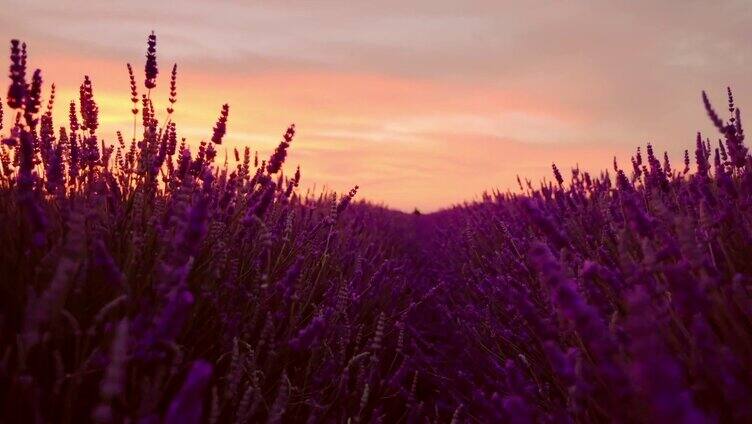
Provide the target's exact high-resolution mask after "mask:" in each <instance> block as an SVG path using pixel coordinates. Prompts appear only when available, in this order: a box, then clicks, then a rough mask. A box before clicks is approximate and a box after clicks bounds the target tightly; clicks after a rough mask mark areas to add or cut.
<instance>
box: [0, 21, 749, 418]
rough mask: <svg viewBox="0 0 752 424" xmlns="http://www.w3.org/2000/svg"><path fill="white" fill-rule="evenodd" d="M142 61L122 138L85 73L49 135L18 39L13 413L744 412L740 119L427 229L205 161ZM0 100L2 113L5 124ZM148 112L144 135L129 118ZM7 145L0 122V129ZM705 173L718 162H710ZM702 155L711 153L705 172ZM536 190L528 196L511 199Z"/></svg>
mask: <svg viewBox="0 0 752 424" xmlns="http://www.w3.org/2000/svg"><path fill="white" fill-rule="evenodd" d="M146 59H147V60H146V65H145V67H144V73H145V78H144V84H143V85H144V89H145V90H144V92H143V93H141V96H139V91H141V89H140V87H139V85H140V84H138V83H137V80H136V77H135V75H134V73H133V70H132V68H131V67H130V66H128V70H129V74H130V85H131V101H132V103H133V119H134V128H139V130H138V134H137V133H136V130H135V129H134V131H133V134H132V137H131V139H130V140H128V141H126V140H124V138H123V136H122V135H120V134H118V139H117V141H116V142H115V143H106V142H104V141H102V139H101V138H100V135H99V133H98V126H99V125H98V119H99V116H98V108H97V104H96V101H95V98H94V95H93V84H92V82H91V81H90V80H89V78H85V79H84V82H83V84H82V85H81V88H80V96H79V99H77V100H78V101H77V102H71V104H70V105H68V107H69V110H70V114H69V119H68V122H65V123H64V125H62V126H60V127H55V125H54V124H53V120H52V113H51V111H52V108H53V105H54V100H55V99H54V86H52V87H51V89H50V90H49V91H48V94H47V95H46V99H45V100H44V101H43V99H42V97H43V94H42V87H43V82H42V78H41V73H40V72H38V71H37V72H34V73H32V74H31V76H30V77H27V75H26V74H27V69H26V47H25V45H23V44H22V43H19V42H15V41H14V42H13V43H12V45H11V69H10V70H11V75H10V77H11V86H10V89H9V91H8V96H7V98H6V99H5V100H6V102H5V103H6V104H7V106H8V107H9V109H10V110H9V113H8V115H9V116H7V119H5V120H3V119H1V116H0V122H5V123H6V129H5V130H4V136H3V142H2V144H0V165H1V166H2V168H1V169H0V222H3V225H2V226H0V242H2V243H3V247H4V248H3V249H0V272H2V276H3V277H2V278H0V305H2V309H1V310H0V329H1V330H0V347H1V348H2V349H1V350H0V355H1V356H0V402H1V403H0V408H2V409H1V410H2V413H3V416H4V417H5V418H6V419H7V420H8V421H18V422H33V421H53V422H85V421H90V420H94V421H97V422H125V421H129V422H145V423H151V422H169V423H176V422H181V423H182V422H259V421H261V422H282V421H284V422H301V421H302V422H305V421H308V422H348V421H351V422H363V421H366V422H401V421H404V422H426V421H428V422H464V421H481V422H499V421H508V422H532V421H548V422H567V421H578V422H579V421H582V422H591V421H607V420H616V421H694V422H706V421H713V420H723V421H739V422H744V421H749V420H750V419H752V407H750V405H752V404H751V403H750V400H752V391H751V390H752V388H751V385H752V378H751V377H750V376H752V369H750V368H751V367H752V362H751V361H750V360H749V359H747V358H750V357H752V336H751V335H752V321H750V320H751V318H752V303H751V302H750V301H751V300H752V299H750V294H749V285H750V284H752V280H751V279H750V278H752V264H750V263H748V258H752V251H751V250H752V243H751V241H752V239H751V238H750V235H751V234H750V230H751V229H750V227H749V226H750V222H749V221H750V217H751V216H750V215H751V214H750V212H749V211H748V208H749V205H750V196H752V158H750V156H749V155H748V154H747V150H746V148H745V147H744V143H743V141H744V134H743V131H742V127H741V121H740V117H739V112H738V109H737V108H736V107H735V106H734V105H733V99H732V98H731V96H730V93H729V100H730V103H729V110H730V112H731V114H732V118H731V119H729V121H728V123H727V122H724V121H722V120H721V119H720V118H719V117H718V116H717V115H716V113H715V112H713V110H712V108H711V107H710V104H709V103H708V102H707V101H706V107H707V109H708V111H709V113H710V116H711V119H712V120H713V122H714V123H715V125H716V126H717V127H718V128H719V129H720V130H721V133H722V135H723V136H724V140H722V141H721V142H720V144H718V147H717V148H716V147H713V146H712V145H711V143H710V142H709V141H706V140H702V139H701V138H699V136H698V141H697V147H696V152H695V162H696V165H697V171H696V172H689V168H690V161H689V153H688V152H687V154H686V155H685V164H684V169H683V170H681V171H676V170H673V169H672V168H671V165H670V163H669V161H668V158H667V157H664V160H663V161H661V160H659V159H658V158H656V157H655V155H654V153H653V150H652V148H651V147H648V149H647V152H646V156H647V158H646V162H645V163H643V158H642V156H641V154H640V152H639V151H638V154H637V155H636V156H635V157H634V158H633V160H632V165H631V168H632V169H631V170H630V171H629V172H626V171H624V170H621V169H620V168H619V167H618V166H617V164H614V172H615V174H614V181H613V182H612V177H611V175H612V174H609V173H603V174H602V175H600V176H598V177H595V176H591V175H588V174H587V173H584V172H579V171H577V170H574V171H573V173H572V179H571V181H570V182H569V183H568V184H565V183H564V180H563V177H562V176H561V174H560V173H559V171H558V170H557V169H556V168H554V174H555V177H556V181H555V182H552V183H546V184H544V185H542V186H541V187H540V188H539V189H534V188H533V187H532V185H531V184H530V183H529V182H528V183H527V188H524V187H521V189H522V190H523V192H524V194H523V195H511V194H498V193H497V194H494V195H492V196H486V198H485V199H484V201H483V202H480V203H476V204H473V205H467V206H464V207H458V208H454V209H451V210H448V211H444V212H441V213H437V214H432V215H428V216H407V215H404V214H400V213H397V212H392V211H388V210H385V209H382V208H378V207H374V206H371V205H367V204H363V203H360V202H352V199H353V197H354V196H355V190H356V189H357V187H356V189H353V190H352V191H350V192H349V193H346V194H345V195H343V196H339V197H338V196H336V195H335V194H333V193H332V194H323V195H320V196H318V197H314V196H312V195H310V194H306V195H301V194H299V193H298V190H297V186H298V183H299V181H300V171H299V170H297V171H296V172H295V173H293V174H291V175H285V174H283V170H282V168H283V164H284V162H285V158H286V155H287V149H288V148H289V147H290V144H291V143H292V141H293V137H294V134H295V128H294V126H291V127H290V128H289V129H288V130H287V132H286V133H285V134H284V136H283V140H282V141H281V142H280V144H279V146H278V148H277V149H276V150H275V152H274V153H273V154H272V155H271V157H269V159H268V160H261V161H259V159H258V155H257V154H256V155H252V154H251V151H250V150H249V149H245V150H244V151H242V152H238V151H236V150H233V151H229V152H228V153H229V158H227V157H226V156H228V155H227V154H225V153H224V152H223V150H224V149H223V148H222V147H220V146H221V143H222V139H223V136H224V134H225V132H226V129H227V128H226V127H227V123H228V117H229V114H230V109H229V107H228V106H227V105H225V106H224V107H223V108H222V109H221V111H220V117H219V119H218V121H217V124H216V126H215V128H214V132H213V135H212V137H211V142H208V143H205V142H202V143H200V144H199V145H198V148H197V149H196V151H192V149H191V147H190V145H189V144H188V143H187V142H186V141H185V140H184V139H180V138H179V137H178V133H177V127H176V125H175V123H174V122H173V121H172V114H173V111H174V108H175V107H176V103H177V99H178V90H177V67H175V66H174V67H173V68H172V73H171V75H170V78H169V85H170V97H169V99H168V102H167V107H166V110H165V112H164V116H165V117H164V119H162V120H158V119H157V116H158V115H161V114H162V112H161V111H160V112H158V111H157V108H155V106H154V103H153V101H152V98H151V90H152V89H153V88H155V87H156V84H157V80H158V78H157V77H158V74H159V68H158V66H157V57H156V37H155V36H154V35H153V34H152V36H150V37H149V40H148V49H147V57H146ZM1 110H2V109H0V111H1ZM139 123H140V125H138V124H139ZM0 130H2V128H0ZM711 158H712V161H711ZM711 162H712V164H711ZM521 186H522V185H521Z"/></svg>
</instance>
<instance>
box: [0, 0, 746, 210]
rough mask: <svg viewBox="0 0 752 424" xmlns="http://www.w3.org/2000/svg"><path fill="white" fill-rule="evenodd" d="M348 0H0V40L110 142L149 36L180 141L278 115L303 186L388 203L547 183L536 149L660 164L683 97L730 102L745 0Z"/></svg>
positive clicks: (559, 155) (277, 126)
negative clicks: (173, 77) (652, 154)
mask: <svg viewBox="0 0 752 424" xmlns="http://www.w3.org/2000/svg"><path fill="white" fill-rule="evenodd" d="M359 3H360V2H349V1H348V2H346V1H335V0H332V1H323V2H313V1H310V2H289V1H285V2H274V3H268V4H267V5H265V6H245V5H243V4H242V3H240V2H225V1H223V2H212V3H206V2H198V1H188V2H182V4H181V5H180V6H167V5H165V6H160V5H154V4H151V3H147V2H140V1H134V2H127V4H126V3H112V4H108V3H100V2H97V3H96V4H94V5H86V3H76V2H70V1H56V2H51V1H50V2H25V1H24V2H21V1H19V0H9V1H8V2H7V5H6V6H4V7H3V11H2V12H0V28H2V29H0V35H3V36H4V38H5V39H10V38H21V39H23V40H25V41H27V42H28V43H29V53H30V65H31V66H34V67H39V68H41V69H42V70H43V76H44V78H45V82H46V83H49V82H53V81H54V82H56V84H57V86H58V88H59V91H58V92H59V93H60V94H59V96H58V100H59V101H60V102H59V103H58V109H57V111H56V112H57V114H56V115H57V116H59V117H60V118H62V117H63V116H65V110H64V108H63V107H62V106H63V105H64V104H65V102H67V101H69V100H70V99H72V98H75V97H76V96H77V87H78V84H80V81H81V79H82V76H83V75H84V74H88V75H89V76H90V77H91V78H92V80H93V82H94V89H95V96H96V99H97V102H98V103H99V105H100V113H101V118H100V120H101V121H102V131H101V134H102V136H103V137H105V138H106V139H109V140H112V139H114V132H115V130H116V129H121V130H123V132H124V134H125V135H126V136H127V137H130V131H131V122H132V118H131V115H130V112H129V109H130V103H129V101H128V98H129V92H128V79H127V74H126V70H125V63H126V62H131V63H133V64H134V67H135V68H136V70H137V71H138V72H139V76H141V72H142V70H143V53H144V50H145V38H146V34H148V32H149V31H150V30H152V29H154V30H155V31H156V32H157V35H158V38H159V42H158V56H159V66H160V79H159V81H158V89H157V91H156V93H154V95H153V96H152V97H153V98H155V99H156V100H157V105H158V107H160V108H161V110H162V111H163V110H164V106H166V98H167V96H166V93H165V91H164V88H165V86H166V85H167V82H168V79H169V70H170V68H171V66H172V63H173V62H177V63H178V66H179V77H178V92H179V94H178V99H179V100H178V103H177V107H176V113H175V121H176V122H177V125H178V130H179V132H180V133H182V136H185V137H187V138H188V139H189V141H190V142H192V143H197V142H199V141H200V140H202V139H208V138H209V137H210V136H211V128H212V126H213V124H214V121H215V120H216V117H217V115H218V113H219V110H220V107H221V105H222V104H223V103H225V102H227V103H229V104H230V108H231V109H230V119H229V124H228V135H227V137H226V143H225V145H226V146H227V148H230V149H231V148H232V147H241V146H246V145H248V146H250V147H251V148H252V149H254V150H259V151H260V155H261V156H262V157H266V156H268V155H269V154H270V153H271V151H272V150H273V148H274V147H275V146H276V144H277V143H278V142H279V139H280V137H281V135H282V133H283V132H284V130H285V128H286V127H287V125H288V124H290V123H291V122H295V123H296V125H297V128H298V135H297V136H296V139H295V141H294V142H293V146H292V149H291V152H290V156H289V160H288V169H292V168H293V167H294V166H295V165H296V164H300V165H301V168H302V171H303V181H304V183H305V184H304V187H310V186H312V185H313V184H316V185H317V187H321V186H324V185H325V186H327V187H330V188H331V189H333V190H336V191H338V192H344V191H346V190H348V189H349V188H350V187H351V186H353V185H355V184H358V185H360V187H361V191H360V193H359V197H364V198H367V199H370V200H373V201H376V202H382V203H385V204H387V205H389V206H392V207H395V208H399V209H403V210H410V209H412V208H413V207H419V208H421V209H422V210H426V211H428V210H435V209H438V208H440V207H443V206H448V205H450V204H452V203H456V202H461V201H463V200H471V199H473V198H477V197H478V196H479V195H480V194H481V193H482V191H483V190H486V189H490V188H494V187H497V188H500V189H506V188H514V187H515V186H516V181H515V175H516V174H521V175H523V176H528V177H531V178H533V179H538V178H541V177H543V176H545V177H549V174H550V165H551V162H556V163H557V164H558V165H559V167H560V168H561V169H568V167H570V166H573V165H575V164H579V165H580V166H581V167H583V168H585V169H592V170H598V169H603V168H607V167H609V165H610V163H611V160H612V158H613V156H614V155H616V156H617V157H618V158H619V159H620V160H621V161H622V162H623V163H626V160H627V159H628V157H629V156H628V155H629V154H630V152H631V151H632V150H633V149H634V148H635V147H636V146H637V145H640V144H644V143H645V142H648V141H652V142H653V143H654V145H655V146H656V148H657V149H658V150H668V151H669V153H670V154H672V157H673V158H674V160H675V161H677V162H679V161H680V152H681V151H682V149H683V148H685V147H690V146H691V143H692V140H693V137H694V133H695V132H696V131H697V130H703V131H708V133H709V134H712V133H710V131H709V130H710V128H709V125H708V124H707V123H706V118H705V117H704V114H703V111H702V108H701V104H700V102H699V93H700V90H702V89H708V90H710V92H711V98H712V99H714V100H715V101H716V103H717V104H718V108H719V109H721V110H722V109H723V107H722V106H723V103H722V102H723V101H724V98H723V94H724V90H725V86H726V85H727V84H731V85H732V86H733V87H735V89H736V93H737V95H736V97H737V103H738V104H739V106H740V107H741V108H742V109H744V106H745V104H746V99H747V98H749V97H750V94H749V93H751V92H752V78H749V71H750V68H751V66H750V65H752V47H750V46H751V45H750V44H749V36H750V35H751V34H750V28H752V6H750V3H749V2H746V1H737V2H719V3H714V4H713V5H712V6H706V5H705V4H704V2H693V1H681V2H679V1H674V2H665V3H663V2H662V4H661V5H657V6H656V5H653V4H652V2H643V1H633V2H626V1H625V2H621V1H615V2H610V4H609V6H608V7H605V6H598V5H597V3H590V2H584V1H575V2H566V5H564V2H562V3H559V2H551V3H545V2H498V1H493V2H462V3H460V2H452V3H448V2H441V1H431V2H421V1H418V2H410V3H411V4H410V6H405V5H403V4H402V3H401V2H391V1H387V2H384V3H379V7H376V6H374V5H365V4H359ZM518 3H524V7H523V6H521V5H520V4H518ZM175 4H178V3H175ZM142 79H143V78H142V77H141V78H139V81H140V82H142ZM163 113H164V112H163ZM58 122H60V121H58ZM713 135H714V134H713ZM549 178H550V177H549Z"/></svg>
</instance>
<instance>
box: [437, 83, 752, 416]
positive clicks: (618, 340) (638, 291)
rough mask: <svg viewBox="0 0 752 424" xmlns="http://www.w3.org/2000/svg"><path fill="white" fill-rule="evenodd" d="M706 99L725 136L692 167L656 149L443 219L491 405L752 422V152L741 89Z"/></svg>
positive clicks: (484, 406) (453, 312)
mask: <svg viewBox="0 0 752 424" xmlns="http://www.w3.org/2000/svg"><path fill="white" fill-rule="evenodd" d="M702 97H703V102H704V105H705V109H706V111H707V113H708V115H709V117H710V119H711V121H712V122H713V124H714V125H715V126H716V127H717V129H718V130H719V131H720V134H721V135H722V139H719V140H717V143H715V142H711V140H710V139H703V138H702V137H701V135H700V134H699V133H698V135H697V141H696V148H695V151H694V159H695V160H694V166H693V164H692V163H691V161H690V152H689V151H685V154H684V163H683V164H681V165H680V167H679V169H676V168H673V167H672V165H671V163H670V161H669V158H668V155H666V154H664V155H663V158H659V157H657V156H656V154H655V152H654V150H653V148H652V146H650V145H648V146H647V151H646V157H644V158H643V156H642V153H641V152H640V150H639V149H638V150H637V153H636V155H635V156H634V157H632V159H631V165H630V166H629V169H622V168H620V166H619V165H618V163H617V162H616V160H614V164H613V173H611V172H603V173H601V174H600V175H599V176H598V177H594V176H592V175H589V174H588V173H586V172H580V170H578V169H573V170H572V173H571V179H570V180H569V181H566V184H565V180H564V177H563V176H562V175H561V173H560V171H559V170H558V169H557V168H556V166H555V165H554V166H553V174H554V177H555V181H552V182H548V183H545V182H544V183H542V184H541V185H540V186H539V188H534V187H533V186H532V184H531V183H530V182H529V181H527V182H526V186H525V185H523V183H522V181H519V182H520V190H521V192H522V193H524V194H521V195H517V194H509V193H507V194H501V193H493V194H487V195H485V196H484V200H483V201H482V202H478V203H475V204H472V205H466V206H464V207H459V208H455V209H453V210H449V211H446V212H443V213H440V214H438V215H437V216H432V217H430V219H431V220H432V221H433V224H434V225H435V226H436V227H437V228H441V230H440V232H439V236H438V237H436V238H435V239H434V241H433V247H432V249H433V251H434V252H437V254H439V255H443V257H441V258H440V259H439V260H438V263H441V264H443V266H442V267H441V274H442V275H445V276H447V277H446V278H447V280H448V282H450V283H451V284H449V285H448V286H449V287H451V289H450V290H447V291H446V292H445V293H443V295H444V296H445V298H444V301H443V302H442V306H441V309H442V310H443V313H444V316H445V317H447V319H449V320H451V321H452V322H455V323H456V324H457V327H458V331H457V333H456V336H458V337H462V338H463V343H465V344H467V346H472V348H471V349H472V353H470V354H469V355H468V356H469V357H472V358H473V359H474V361H475V367H474V368H471V369H467V368H460V369H457V370H456V371H455V372H456V375H453V376H452V378H453V379H454V380H455V381H463V382H467V387H466V390H467V393H472V394H471V395H469V396H468V397H467V398H466V402H467V403H469V404H472V405H473V406H474V408H475V410H474V411H475V413H476V414H477V416H478V417H493V420H494V421H496V420H509V421H512V422H530V421H548V422H566V421H568V420H575V421H582V422H593V421H595V422H602V421H616V422H625V421H626V422H718V421H721V422H750V420H752V262H751V261H750V260H751V259H752V210H751V207H752V156H750V155H749V154H748V151H747V148H746V147H745V146H744V132H743V129H742V124H741V116H740V111H739V109H738V108H737V107H736V106H735V105H734V99H733V96H732V93H731V90H730V89H729V90H728V110H729V112H730V118H729V119H728V120H727V121H726V120H723V119H722V118H720V117H719V116H718V114H717V113H716V112H715V110H714V109H713V107H712V106H711V104H710V102H709V100H708V98H707V96H706V95H705V93H703V96H702ZM695 166H696V172H690V168H695ZM468 373H470V374H468ZM483 420H485V418H484V419H483Z"/></svg>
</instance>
